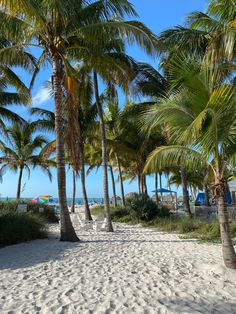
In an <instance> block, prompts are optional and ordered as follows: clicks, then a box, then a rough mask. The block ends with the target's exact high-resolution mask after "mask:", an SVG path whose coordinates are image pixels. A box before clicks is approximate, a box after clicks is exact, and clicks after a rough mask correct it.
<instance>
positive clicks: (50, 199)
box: [32, 195, 56, 205]
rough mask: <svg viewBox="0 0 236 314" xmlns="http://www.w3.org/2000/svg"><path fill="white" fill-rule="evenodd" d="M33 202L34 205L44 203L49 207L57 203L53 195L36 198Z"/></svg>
mask: <svg viewBox="0 0 236 314" xmlns="http://www.w3.org/2000/svg"><path fill="white" fill-rule="evenodd" d="M32 202H33V203H44V204H48V205H55V203H56V202H55V200H54V199H53V197H52V196H51V195H43V196H38V197H35V198H34V199H33V200H32Z"/></svg>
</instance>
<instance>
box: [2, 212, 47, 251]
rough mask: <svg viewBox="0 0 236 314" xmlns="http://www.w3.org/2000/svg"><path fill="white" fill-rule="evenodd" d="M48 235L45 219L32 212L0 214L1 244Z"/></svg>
mask: <svg viewBox="0 0 236 314" xmlns="http://www.w3.org/2000/svg"><path fill="white" fill-rule="evenodd" d="M44 237H46V227H45V224H44V221H43V219H42V218H40V217H39V216H36V215H34V214H32V213H17V212H8V213H6V212H5V213H2V214H1V215H0V246H3V245H9V244H16V243H19V242H23V241H28V240H33V239H40V238H44Z"/></svg>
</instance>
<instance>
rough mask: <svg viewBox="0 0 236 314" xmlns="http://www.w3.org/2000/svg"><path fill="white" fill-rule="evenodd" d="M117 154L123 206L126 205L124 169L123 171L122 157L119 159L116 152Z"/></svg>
mask: <svg viewBox="0 0 236 314" xmlns="http://www.w3.org/2000/svg"><path fill="white" fill-rule="evenodd" d="M115 156H116V162H117V166H118V171H119V181H120V191H121V201H122V206H123V207H125V193H124V184H123V177H122V171H121V166H120V159H119V157H118V155H117V154H115Z"/></svg>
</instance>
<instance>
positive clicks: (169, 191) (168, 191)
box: [152, 188, 178, 208]
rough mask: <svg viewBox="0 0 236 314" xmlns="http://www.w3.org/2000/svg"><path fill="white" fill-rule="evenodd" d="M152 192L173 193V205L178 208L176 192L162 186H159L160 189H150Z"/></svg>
mask: <svg viewBox="0 0 236 314" xmlns="http://www.w3.org/2000/svg"><path fill="white" fill-rule="evenodd" d="M152 192H153V193H160V194H164V193H169V194H172V193H173V194H175V202H176V204H175V206H176V208H178V201H177V192H175V191H171V190H167V189H164V188H161V189H157V190H153V191H152Z"/></svg>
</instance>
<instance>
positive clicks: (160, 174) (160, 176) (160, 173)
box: [159, 172, 163, 202]
mask: <svg viewBox="0 0 236 314" xmlns="http://www.w3.org/2000/svg"><path fill="white" fill-rule="evenodd" d="M159 179H160V190H161V189H162V172H159ZM161 202H163V194H162V192H161Z"/></svg>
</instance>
